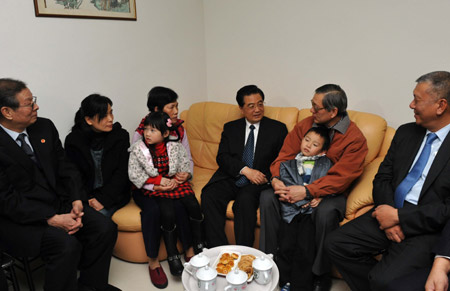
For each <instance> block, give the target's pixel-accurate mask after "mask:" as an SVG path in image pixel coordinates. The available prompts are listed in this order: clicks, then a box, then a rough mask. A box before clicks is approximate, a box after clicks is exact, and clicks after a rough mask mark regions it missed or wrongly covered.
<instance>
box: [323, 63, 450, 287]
mask: <svg viewBox="0 0 450 291" xmlns="http://www.w3.org/2000/svg"><path fill="white" fill-rule="evenodd" d="M449 105H450V73H449V72H432V73H429V74H426V75H423V76H421V77H420V78H419V79H417V86H416V88H415V89H414V99H413V101H412V102H411V103H410V105H409V106H410V108H411V109H413V110H414V117H415V119H416V122H415V123H408V124H405V125H402V126H400V127H399V129H398V130H397V132H396V134H395V136H394V138H393V140H392V144H391V146H390V148H389V151H388V153H387V155H386V157H385V159H384V161H383V163H382V164H381V165H380V168H379V170H378V173H377V175H376V176H375V179H374V181H373V199H374V202H375V207H374V208H373V209H372V210H370V211H369V212H368V213H366V214H364V215H362V216H360V217H358V218H356V219H354V220H353V221H351V222H349V223H347V224H345V225H344V226H343V227H341V228H339V229H337V230H336V231H335V232H333V233H331V234H330V235H329V236H328V237H327V239H326V249H327V251H328V253H329V255H330V257H331V260H332V261H333V263H334V264H335V265H336V267H337V268H338V270H339V272H340V273H341V274H342V276H343V277H344V279H345V280H346V281H347V283H348V284H349V286H350V288H351V289H352V290H364V291H365V290H370V289H371V290H385V289H386V286H387V285H389V283H390V282H392V281H393V280H395V279H396V278H399V277H402V276H404V275H406V274H409V273H411V272H413V271H415V270H417V269H419V268H421V267H423V266H426V265H431V262H432V260H433V255H432V248H433V245H434V244H435V242H436V239H437V238H438V236H439V233H440V231H441V229H442V227H443V226H444V224H445V223H446V221H447V220H448V218H449V217H450V179H449V177H450V150H449V148H450V136H449V135H448V132H449V131H450V107H449ZM379 253H383V257H382V259H381V261H380V262H377V261H376V260H375V259H374V257H373V256H374V255H376V254H379ZM422 288H423V286H422ZM403 290H409V289H403Z"/></svg>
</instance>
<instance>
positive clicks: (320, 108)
mask: <svg viewBox="0 0 450 291" xmlns="http://www.w3.org/2000/svg"><path fill="white" fill-rule="evenodd" d="M311 107H312V109H313V110H314V112H319V111H320V110H322V109H325V107H319V106H317V105H316V104H314V102H312V101H311Z"/></svg>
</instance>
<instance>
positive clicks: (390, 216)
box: [372, 204, 400, 230]
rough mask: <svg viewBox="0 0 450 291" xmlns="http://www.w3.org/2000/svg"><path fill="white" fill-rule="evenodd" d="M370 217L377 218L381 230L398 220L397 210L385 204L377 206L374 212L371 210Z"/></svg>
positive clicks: (396, 222)
mask: <svg viewBox="0 0 450 291" xmlns="http://www.w3.org/2000/svg"><path fill="white" fill-rule="evenodd" d="M372 217H374V218H376V220H378V223H379V224H380V229H381V230H385V229H387V228H390V227H392V226H394V225H397V224H399V222H400V221H399V219H398V210H397V209H396V208H394V207H392V206H389V205H386V204H383V205H379V206H377V208H375V210H374V212H372Z"/></svg>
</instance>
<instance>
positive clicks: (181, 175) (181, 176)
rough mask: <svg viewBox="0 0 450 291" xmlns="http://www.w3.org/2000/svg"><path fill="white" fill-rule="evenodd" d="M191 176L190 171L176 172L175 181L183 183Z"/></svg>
mask: <svg viewBox="0 0 450 291" xmlns="http://www.w3.org/2000/svg"><path fill="white" fill-rule="evenodd" d="M190 176H191V174H189V173H188V172H179V173H176V174H175V181H176V182H177V183H178V184H183V183H184V182H186V181H187V180H188V179H189V178H190Z"/></svg>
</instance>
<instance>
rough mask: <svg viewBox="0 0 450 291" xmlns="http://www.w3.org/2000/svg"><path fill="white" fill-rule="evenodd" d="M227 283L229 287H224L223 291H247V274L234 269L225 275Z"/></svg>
mask: <svg viewBox="0 0 450 291" xmlns="http://www.w3.org/2000/svg"><path fill="white" fill-rule="evenodd" d="M227 282H228V284H229V285H227V286H226V287H225V289H224V290H225V291H242V290H245V289H247V273H245V272H244V271H241V270H239V268H236V269H234V271H232V272H230V273H228V274H227Z"/></svg>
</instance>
